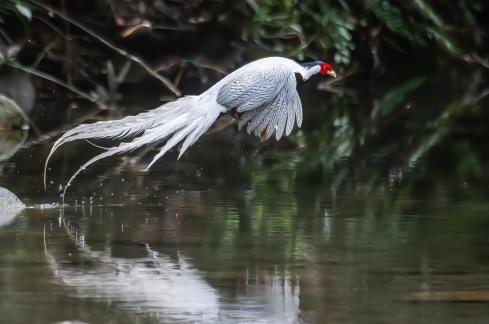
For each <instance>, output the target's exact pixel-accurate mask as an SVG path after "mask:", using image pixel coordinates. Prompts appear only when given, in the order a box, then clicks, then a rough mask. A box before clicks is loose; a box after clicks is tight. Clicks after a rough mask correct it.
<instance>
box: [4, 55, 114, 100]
mask: <svg viewBox="0 0 489 324" xmlns="http://www.w3.org/2000/svg"><path fill="white" fill-rule="evenodd" d="M5 65H8V66H10V67H13V68H14V69H17V70H20V71H23V72H26V73H29V74H32V75H35V76H37V77H40V78H42V79H46V80H48V81H51V82H53V83H56V84H57V85H60V86H62V87H63V88H66V89H68V90H70V91H72V92H74V93H76V94H77V95H79V96H80V97H82V98H85V99H87V100H89V101H91V102H93V103H94V104H96V105H98V106H99V107H100V108H101V109H107V107H106V106H105V105H104V104H103V103H102V102H100V101H99V100H98V98H97V97H95V96H91V95H89V94H87V93H85V92H83V91H81V90H80V89H78V88H75V87H74V86H71V85H69V84H67V83H65V82H63V81H62V80H60V79H58V78H57V77H55V76H53V75H50V74H47V73H44V72H42V71H39V70H36V69H33V68H30V67H27V66H24V65H21V64H19V63H16V62H6V63H5Z"/></svg>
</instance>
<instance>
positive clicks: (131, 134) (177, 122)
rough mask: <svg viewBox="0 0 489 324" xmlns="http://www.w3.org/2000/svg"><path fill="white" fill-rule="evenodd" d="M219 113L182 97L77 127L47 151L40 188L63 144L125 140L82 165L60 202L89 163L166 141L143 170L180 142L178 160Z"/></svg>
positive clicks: (195, 98)
mask: <svg viewBox="0 0 489 324" xmlns="http://www.w3.org/2000/svg"><path fill="white" fill-rule="evenodd" d="M204 98H205V97H204ZM220 113H221V109H220V108H219V106H218V105H216V103H215V102H212V101H206V100H205V99H203V97H201V96H186V97H182V98H180V99H178V100H175V101H172V102H169V103H167V104H165V105H163V106H161V107H159V108H156V109H153V110H150V111H147V112H144V113H141V114H139V115H135V116H128V117H125V118H123V119H120V120H114V121H102V122H97V123H93V124H82V125H79V126H77V127H75V128H73V129H71V130H69V131H67V132H66V133H65V134H63V136H61V137H60V138H59V139H58V140H57V141H56V142H55V143H54V145H53V147H52V148H51V151H50V152H49V155H48V157H47V159H46V163H45V165H44V188H46V172H47V167H48V163H49V160H50V159H51V157H52V156H53V154H54V152H55V151H56V150H57V149H58V148H59V147H60V146H61V145H63V144H66V143H69V142H72V141H75V140H87V141H89V142H90V140H92V139H103V138H104V139H114V140H124V139H129V141H123V142H120V143H119V145H117V146H113V147H107V148H104V149H105V152H103V153H101V154H98V155H96V156H95V157H93V158H92V159H90V160H88V161H87V162H86V163H84V164H83V165H82V166H81V167H80V168H79V169H78V170H77V171H76V172H75V173H74V174H73V175H72V176H71V178H70V179H69V180H68V182H67V183H66V186H65V188H64V191H63V195H62V197H63V200H64V195H65V193H66V190H67V188H68V187H69V186H70V184H71V183H72V182H73V180H74V179H75V178H76V176H77V175H78V174H79V173H80V172H81V171H82V170H84V169H85V168H87V167H88V166H90V165H91V164H93V163H95V162H97V161H99V160H101V159H104V158H106V157H109V156H112V155H115V154H122V153H126V152H131V151H133V150H135V149H138V148H140V147H143V146H145V145H148V144H153V143H158V142H161V141H164V140H166V143H165V144H164V145H163V146H162V147H161V149H160V152H159V153H158V154H156V155H155V157H154V158H153V160H152V161H151V163H150V164H149V165H148V167H147V168H146V170H148V169H149V168H150V167H151V166H152V165H153V164H154V163H155V162H156V161H157V160H158V159H159V158H160V157H162V156H163V155H164V154H165V153H166V152H168V151H169V150H170V149H172V148H173V147H175V146H176V145H177V144H178V143H180V142H183V143H182V146H181V148H180V154H179V156H178V158H180V157H181V155H182V154H183V153H184V152H185V151H186V150H187V149H188V148H189V147H190V146H191V145H192V144H194V143H195V142H196V141H197V139H199V137H200V136H202V135H203V134H204V133H205V132H206V131H207V130H208V129H209V128H210V127H211V126H212V124H213V123H214V121H215V120H216V119H217V117H219V114H220ZM90 143H91V142H90Z"/></svg>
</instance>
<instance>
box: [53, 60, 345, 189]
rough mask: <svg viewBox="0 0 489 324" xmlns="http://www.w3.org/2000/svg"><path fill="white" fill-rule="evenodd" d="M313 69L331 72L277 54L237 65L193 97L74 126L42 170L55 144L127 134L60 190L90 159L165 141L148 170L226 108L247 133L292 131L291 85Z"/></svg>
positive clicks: (297, 118)
mask: <svg viewBox="0 0 489 324" xmlns="http://www.w3.org/2000/svg"><path fill="white" fill-rule="evenodd" d="M318 73H320V74H322V75H331V76H333V77H335V76H336V74H335V72H334V71H333V69H332V68H331V66H330V65H329V64H327V63H324V62H322V61H314V62H310V63H305V64H298V63H296V62H294V61H292V60H290V59H286V58H282V57H268V58H264V59H260V60H257V61H254V62H251V63H249V64H247V65H245V66H243V67H241V68H239V69H238V70H236V71H234V72H233V73H231V74H229V75H228V76H226V77H224V78H223V79H222V80H220V81H219V82H217V83H216V84H215V85H214V86H212V87H211V88H210V89H208V90H207V91H205V92H204V93H202V94H201V95H199V96H185V97H182V98H180V99H177V100H175V101H172V102H169V103H167V104H165V105H163V106H161V107H159V108H156V109H153V110H150V111H147V112H144V113H141V114H139V115H136V116H129V117H125V118H123V119H120V120H114V121H104V122H98V123H94V124H83V125H79V126H77V127H75V128H73V129H71V130H69V131H68V132H66V133H65V134H64V135H63V136H61V138H59V139H58V140H57V141H56V143H54V145H53V147H52V149H51V152H50V153H49V156H48V158H47V159H46V166H45V170H44V174H46V168H47V164H48V162H49V159H50V157H51V156H52V154H53V153H54V152H55V151H56V150H57V149H58V148H59V147H60V146H61V145H63V144H65V143H67V142H71V141H74V140H78V139H85V140H90V139H99V138H109V139H116V140H120V139H125V138H129V139H130V141H127V142H121V143H120V144H119V145H118V146H113V147H109V148H106V151H105V152H103V153H101V154H99V155H97V156H95V157H93V158H92V159H90V160H89V161H88V162H86V163H85V164H83V165H82V166H81V167H80V168H79V169H78V170H77V171H76V172H75V174H74V175H73V176H72V177H71V178H70V180H69V181H68V183H67V185H66V187H65V191H66V188H67V187H68V186H69V185H70V183H71V182H72V181H73V179H74V178H75V177H76V176H77V175H78V174H79V173H80V172H81V171H82V170H83V169H85V168H86V167H87V166H89V165H91V164H92V163H94V162H96V161H98V160H100V159H103V158H106V157H109V156H112V155H114V154H120V153H126V152H130V151H132V150H135V149H137V148H140V147H142V146H145V145H148V144H154V143H158V142H162V141H164V140H166V143H165V144H164V145H163V146H162V147H161V149H160V151H159V153H157V154H156V155H155V156H154V158H153V160H152V161H151V163H150V164H149V165H148V167H147V169H149V168H150V167H151V166H152V165H153V163H155V162H156V161H157V160H158V159H159V158H160V157H162V156H163V155H164V154H165V153H166V152H168V150H170V149H171V148H173V147H174V146H175V145H177V144H179V143H182V145H181V148H180V156H181V155H182V154H183V152H185V150H187V148H188V147H189V146H191V145H192V144H194V143H195V142H196V141H197V140H198V139H199V137H200V136H202V135H203V134H204V133H205V132H206V131H207V130H208V129H209V128H210V127H211V126H212V125H213V124H214V122H215V121H216V119H217V118H218V117H219V115H221V114H223V113H226V112H228V111H231V110H235V112H236V113H237V114H239V115H240V116H239V122H238V126H239V128H242V127H243V126H245V125H246V130H247V132H248V133H249V134H251V133H252V132H253V133H254V134H255V135H256V136H259V137H261V138H262V139H269V138H270V137H271V136H272V134H273V133H275V138H276V139H277V140H279V139H280V138H281V137H282V135H284V134H285V135H289V134H290V133H291V132H292V129H293V127H294V124H295V123H297V126H299V127H300V126H301V124H302V105H301V101H300V98H299V95H298V93H297V90H296V87H297V84H298V82H299V83H300V82H305V81H307V80H308V79H309V78H310V77H312V76H313V75H316V74H318ZM44 185H45V186H46V179H44ZM63 196H64V194H63Z"/></svg>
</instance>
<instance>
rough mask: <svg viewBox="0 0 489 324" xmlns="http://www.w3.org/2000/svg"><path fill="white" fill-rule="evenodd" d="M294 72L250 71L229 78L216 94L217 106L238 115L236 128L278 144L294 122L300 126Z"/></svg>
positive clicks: (275, 69)
mask: <svg viewBox="0 0 489 324" xmlns="http://www.w3.org/2000/svg"><path fill="white" fill-rule="evenodd" d="M296 87H297V83H296V78H295V74H294V72H292V71H291V70H290V69H289V68H288V67H287V66H285V65H272V66H263V67H253V68H250V69H247V70H244V71H240V73H238V74H236V76H231V78H230V79H229V81H227V82H226V83H225V84H224V85H223V86H222V88H221V89H220V90H219V93H218V96H217V102H218V103H219V104H221V105H223V106H225V107H229V108H235V109H236V111H237V112H238V113H241V114H242V115H241V118H240V121H239V124H238V125H239V128H240V129H241V128H242V127H243V126H244V125H247V128H246V130H247V132H248V134H251V132H254V134H255V135H256V136H261V137H264V138H265V139H268V138H270V136H272V134H273V133H274V132H275V138H276V139H277V140H279V139H280V138H281V137H282V135H283V134H284V131H285V134H286V135H289V134H290V132H291V131H292V129H293V127H294V123H295V121H296V120H297V126H299V127H300V126H301V124H302V106H301V101H300V98H299V94H298V93H297V89H296Z"/></svg>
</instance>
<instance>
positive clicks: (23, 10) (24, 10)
mask: <svg viewBox="0 0 489 324" xmlns="http://www.w3.org/2000/svg"><path fill="white" fill-rule="evenodd" d="M15 9H17V11H18V12H19V13H20V14H21V15H22V16H24V17H25V18H27V19H28V20H31V19H32V11H31V9H30V8H29V7H27V6H26V5H25V4H23V3H20V2H19V3H16V4H15Z"/></svg>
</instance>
